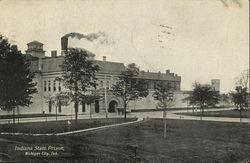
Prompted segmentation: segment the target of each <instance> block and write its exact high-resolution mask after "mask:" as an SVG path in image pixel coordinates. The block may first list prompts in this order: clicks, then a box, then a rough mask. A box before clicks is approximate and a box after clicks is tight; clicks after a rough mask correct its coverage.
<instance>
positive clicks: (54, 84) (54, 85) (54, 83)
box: [53, 80, 56, 92]
mask: <svg viewBox="0 0 250 163" xmlns="http://www.w3.org/2000/svg"><path fill="white" fill-rule="evenodd" d="M53 90H54V92H55V91H56V81H55V80H54V82H53Z"/></svg>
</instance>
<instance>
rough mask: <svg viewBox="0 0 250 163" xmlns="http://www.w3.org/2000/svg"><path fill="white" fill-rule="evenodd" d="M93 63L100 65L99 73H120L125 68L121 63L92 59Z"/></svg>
mask: <svg viewBox="0 0 250 163" xmlns="http://www.w3.org/2000/svg"><path fill="white" fill-rule="evenodd" d="M94 64H96V65H98V66H99V67H100V71H99V72H100V73H113V74H120V73H121V72H122V71H124V70H125V66H124V64H123V63H119V62H108V61H99V60H94Z"/></svg>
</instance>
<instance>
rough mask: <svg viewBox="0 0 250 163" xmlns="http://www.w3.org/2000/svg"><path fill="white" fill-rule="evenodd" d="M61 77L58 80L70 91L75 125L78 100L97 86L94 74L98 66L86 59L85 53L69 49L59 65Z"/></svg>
mask: <svg viewBox="0 0 250 163" xmlns="http://www.w3.org/2000/svg"><path fill="white" fill-rule="evenodd" d="M61 68H62V71H63V75H62V77H61V78H60V79H59V80H62V81H63V85H64V86H65V88H68V89H69V90H70V92H69V94H70V96H69V97H70V98H71V101H73V102H74V108H75V123H76V124H77V115H78V104H79V101H80V98H81V97H82V96H83V95H84V94H85V93H86V92H87V91H88V90H90V89H93V88H95V87H96V86H97V83H96V81H97V78H96V72H97V71H98V70H99V66H98V65H94V64H93V62H92V61H91V60H89V59H88V54H87V52H86V51H82V50H78V49H73V48H72V49H69V51H68V52H67V54H66V55H65V59H64V61H63V63H62V65H61Z"/></svg>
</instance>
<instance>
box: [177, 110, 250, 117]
mask: <svg viewBox="0 0 250 163" xmlns="http://www.w3.org/2000/svg"><path fill="white" fill-rule="evenodd" d="M177 114H178V115H191V116H201V112H194V113H177ZM203 116H205V117H231V118H240V111H239V110H222V111H206V112H204V113H203ZM248 117H249V112H248V111H242V118H248Z"/></svg>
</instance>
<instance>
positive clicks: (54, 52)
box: [51, 50, 57, 58]
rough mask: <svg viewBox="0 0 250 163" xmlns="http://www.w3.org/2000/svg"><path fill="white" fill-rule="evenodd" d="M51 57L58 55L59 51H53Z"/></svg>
mask: <svg viewBox="0 0 250 163" xmlns="http://www.w3.org/2000/svg"><path fill="white" fill-rule="evenodd" d="M51 57H53V58H55V57H57V51H56V50H52V51H51Z"/></svg>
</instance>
